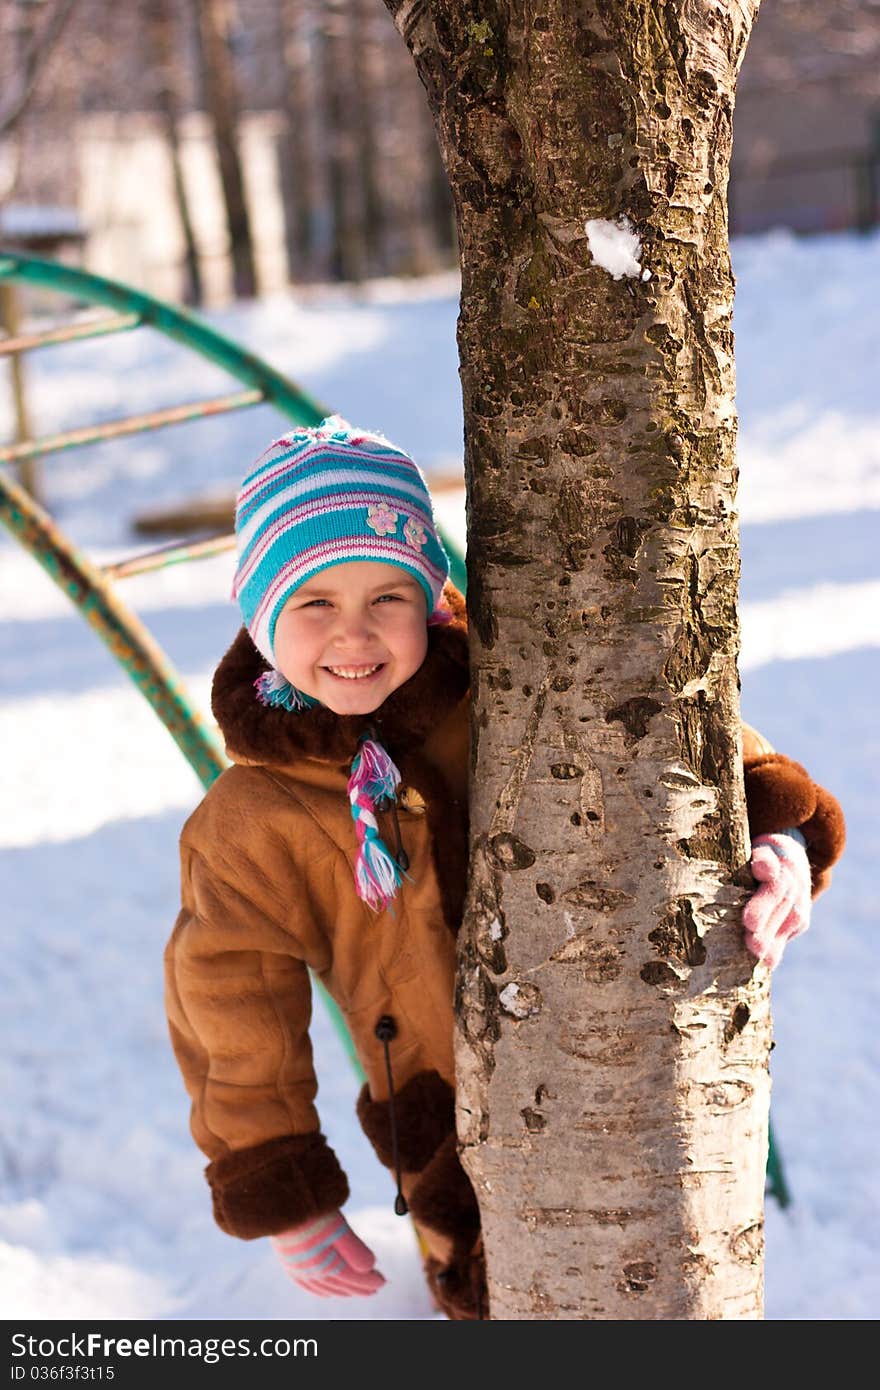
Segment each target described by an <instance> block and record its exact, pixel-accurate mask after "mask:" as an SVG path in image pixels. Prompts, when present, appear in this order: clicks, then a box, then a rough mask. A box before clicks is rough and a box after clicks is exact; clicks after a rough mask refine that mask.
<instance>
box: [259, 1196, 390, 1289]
mask: <svg viewBox="0 0 880 1390" xmlns="http://www.w3.org/2000/svg"><path fill="white" fill-rule="evenodd" d="M270 1239H271V1241H272V1245H273V1246H274V1248H275V1253H276V1254H277V1256H278V1258H279V1259H280V1261H281V1263H282V1264H283V1266H284V1269H285V1271H286V1273H287V1274H289V1275H290V1278H291V1279H292V1280H293V1282H294V1283H295V1284H298V1285H299V1287H300V1288H301V1289H307V1290H308V1292H309V1293H315V1294H318V1295H320V1297H321V1298H327V1297H328V1296H329V1295H331V1294H335V1295H336V1296H341V1297H343V1298H348V1297H350V1295H352V1294H371V1293H375V1292H376V1290H377V1289H380V1288H381V1287H382V1285H383V1284H384V1283H385V1279H384V1278H383V1276H382V1275H381V1274H380V1273H379V1271H378V1269H375V1268H374V1266H375V1263H376V1256H375V1255H374V1254H373V1252H372V1250H371V1249H370V1248H369V1246H367V1245H364V1242H363V1241H362V1240H361V1239H360V1237H359V1236H356V1235H355V1233H354V1231H353V1230H352V1229H351V1227H350V1226H349V1224H348V1222H347V1221H346V1219H345V1217H344V1216H343V1215H342V1212H341V1211H331V1212H329V1213H328V1214H327V1215H326V1216H319V1217H317V1218H316V1219H315V1220H314V1221H306V1222H304V1223H303V1225H301V1226H294V1227H293V1228H292V1229H291V1230H289V1231H282V1232H281V1233H280V1235H277V1236H271V1237H270Z"/></svg>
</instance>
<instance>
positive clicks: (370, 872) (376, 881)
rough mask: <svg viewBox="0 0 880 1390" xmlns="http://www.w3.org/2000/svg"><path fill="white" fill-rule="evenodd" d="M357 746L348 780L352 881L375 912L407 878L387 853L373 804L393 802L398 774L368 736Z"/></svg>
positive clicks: (388, 759) (388, 902)
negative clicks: (355, 844) (353, 839)
mask: <svg viewBox="0 0 880 1390" xmlns="http://www.w3.org/2000/svg"><path fill="white" fill-rule="evenodd" d="M359 744H360V750H359V752H358V753H357V754H356V755H355V758H354V761H353V762H352V765H351V776H350V777H349V779H348V797H349V800H350V802H351V815H352V820H353V821H354V824H355V830H356V831H357V837H358V840H359V842H360V847H359V849H358V856H357V863H356V865H355V875H354V879H355V886H356V888H357V891H358V896H359V897H361V898H363V900H364V902H365V903H367V905H368V906H369V907H371V908H372V909H373V910H374V911H375V912H379V911H380V910H381V909H382V908H386V907H388V906H389V904H390V902H391V900H392V898H393V897H394V896H395V894H396V893H397V890H398V888H399V887H400V885H401V883H402V882H403V879H404V878H409V874H404V872H403V870H402V869H401V868H400V865H399V864H398V862H397V860H396V859H394V858H393V856H392V855H391V854H390V853H389V851H388V848H387V846H386V845H385V843H384V841H383V840H382V839H381V838H380V836H379V827H378V825H377V823H376V802H377V801H379V800H383V799H387V800H388V801H395V800H396V799H397V788H398V787H399V786H400V773H399V772H398V770H397V768H396V767H395V765H394V763H393V762H392V760H391V758H390V756H389V755H388V753H387V752H386V751H385V749H384V748H383V747H382V745H381V743H377V742H376V741H375V740H374V739H372V738H370V736H369V734H361V737H360V739H359ZM410 882H412V879H410Z"/></svg>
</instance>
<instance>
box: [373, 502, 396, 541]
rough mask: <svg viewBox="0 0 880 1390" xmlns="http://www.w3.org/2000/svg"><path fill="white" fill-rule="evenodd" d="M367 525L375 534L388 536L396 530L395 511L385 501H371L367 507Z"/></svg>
mask: <svg viewBox="0 0 880 1390" xmlns="http://www.w3.org/2000/svg"><path fill="white" fill-rule="evenodd" d="M367 525H368V526H369V527H370V528H371V530H373V531H375V532H376V535H377V536H390V535H391V533H392V531H396V530H397V512H394V511H392V510H391V508H390V507H389V506H388V504H387V503H386V502H378V503H373V505H372V506H369V507H367Z"/></svg>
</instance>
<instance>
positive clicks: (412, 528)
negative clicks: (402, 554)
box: [403, 517, 428, 550]
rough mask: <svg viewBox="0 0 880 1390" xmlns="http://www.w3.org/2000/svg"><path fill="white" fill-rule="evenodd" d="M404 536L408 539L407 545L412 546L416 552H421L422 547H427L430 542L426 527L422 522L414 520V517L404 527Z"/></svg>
mask: <svg viewBox="0 0 880 1390" xmlns="http://www.w3.org/2000/svg"><path fill="white" fill-rule="evenodd" d="M403 534H404V536H405V537H406V540H407V544H408V545H411V546H412V547H413V549H414V550H421V548H422V546H423V545H426V544H427V542H428V536H427V533H426V531H425V528H424V526H422V525H421V523H420V522H418V521H416V520H414V518H413V517H410V518H409V520H408V521H407V523H406V525H405V526H404V528H403Z"/></svg>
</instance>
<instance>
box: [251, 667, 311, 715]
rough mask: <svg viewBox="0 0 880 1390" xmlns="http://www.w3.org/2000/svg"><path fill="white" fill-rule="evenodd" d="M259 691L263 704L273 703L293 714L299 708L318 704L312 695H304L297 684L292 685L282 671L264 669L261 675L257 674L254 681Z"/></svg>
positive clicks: (307, 707)
mask: <svg viewBox="0 0 880 1390" xmlns="http://www.w3.org/2000/svg"><path fill="white" fill-rule="evenodd" d="M254 686H255V687H256V691H257V699H258V700H259V701H260V704H261V705H272V706H273V707H276V708H277V707H280V708H281V709H286V710H290V712H291V714H295V713H297V711H299V710H304V709H311V708H312V707H313V706H314V705H316V704H318V701H317V700H313V699H312V697H311V695H304V694H303V692H302V691H301V690H297V688H296V686H295V685H291V683H290V681H289V680H288V679H287V677H286V676H282V674H281V672H280V671H276V670H274V669H273V670H271V671H264V672H263V674H262V675H261V676H257V679H256V680H255V681H254Z"/></svg>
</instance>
